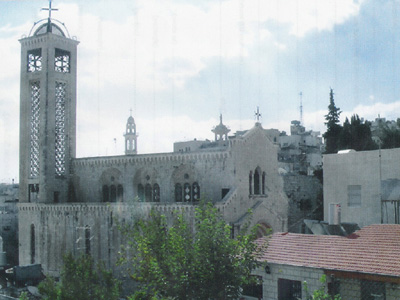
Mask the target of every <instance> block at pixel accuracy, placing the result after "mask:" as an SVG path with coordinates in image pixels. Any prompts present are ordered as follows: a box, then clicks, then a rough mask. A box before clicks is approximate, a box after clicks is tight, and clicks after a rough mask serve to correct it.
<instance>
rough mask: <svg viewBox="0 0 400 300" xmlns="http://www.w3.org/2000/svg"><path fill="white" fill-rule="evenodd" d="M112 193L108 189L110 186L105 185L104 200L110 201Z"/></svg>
mask: <svg viewBox="0 0 400 300" xmlns="http://www.w3.org/2000/svg"><path fill="white" fill-rule="evenodd" d="M109 196H110V194H109V191H108V186H107V185H103V202H108V201H110V197H109Z"/></svg>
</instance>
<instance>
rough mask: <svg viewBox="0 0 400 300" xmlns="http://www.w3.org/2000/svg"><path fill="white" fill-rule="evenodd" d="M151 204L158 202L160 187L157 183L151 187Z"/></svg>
mask: <svg viewBox="0 0 400 300" xmlns="http://www.w3.org/2000/svg"><path fill="white" fill-rule="evenodd" d="M153 202H160V186H159V185H158V184H157V183H155V184H154V185H153Z"/></svg>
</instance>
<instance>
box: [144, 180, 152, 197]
mask: <svg viewBox="0 0 400 300" xmlns="http://www.w3.org/2000/svg"><path fill="white" fill-rule="evenodd" d="M144 197H145V200H146V202H151V201H152V200H153V189H152V187H151V185H150V184H149V183H147V184H146V186H145V189H144Z"/></svg>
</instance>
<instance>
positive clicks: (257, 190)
mask: <svg viewBox="0 0 400 300" xmlns="http://www.w3.org/2000/svg"><path fill="white" fill-rule="evenodd" d="M254 194H255V195H260V171H259V170H258V168H257V169H256V170H255V171H254Z"/></svg>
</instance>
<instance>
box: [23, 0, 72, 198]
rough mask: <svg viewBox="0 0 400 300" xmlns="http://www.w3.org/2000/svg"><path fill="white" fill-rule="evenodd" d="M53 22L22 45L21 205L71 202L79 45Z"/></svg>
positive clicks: (41, 26) (37, 28)
mask: <svg viewBox="0 0 400 300" xmlns="http://www.w3.org/2000/svg"><path fill="white" fill-rule="evenodd" d="M45 10H48V11H49V17H48V18H46V19H43V20H40V21H38V22H36V23H35V24H34V26H33V27H32V30H31V32H30V34H29V36H28V37H24V38H22V39H21V40H19V41H20V43H21V71H20V72H21V87H20V202H44V203H57V202H67V201H68V200H69V199H70V190H69V189H70V177H71V169H70V166H71V160H72V159H73V158H75V148H76V147H75V144H76V134H75V132H76V73H77V72H76V68H77V45H78V41H76V40H74V39H71V38H70V37H69V34H68V31H67V29H66V28H65V26H64V24H63V23H61V22H59V21H57V20H55V19H53V18H52V17H51V12H52V11H55V10H57V9H54V8H52V7H51V1H49V8H45Z"/></svg>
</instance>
